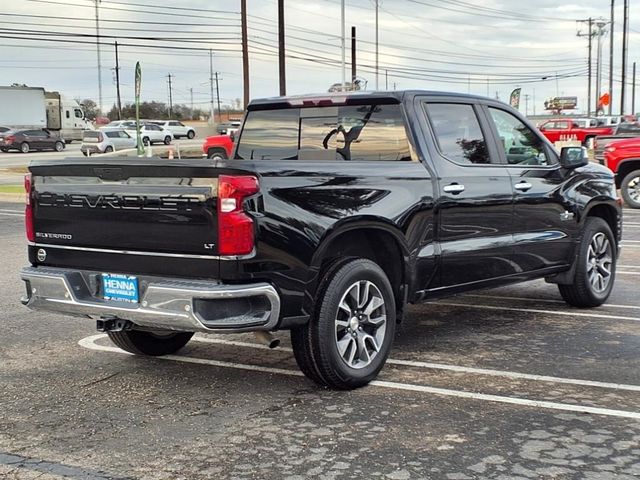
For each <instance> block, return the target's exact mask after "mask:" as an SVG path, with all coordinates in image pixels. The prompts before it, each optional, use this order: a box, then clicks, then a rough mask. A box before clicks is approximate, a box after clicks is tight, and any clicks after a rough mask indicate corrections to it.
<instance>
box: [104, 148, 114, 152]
mask: <svg viewBox="0 0 640 480" xmlns="http://www.w3.org/2000/svg"><path fill="white" fill-rule="evenodd" d="M111 152H113V147H112V146H108V147H107V148H105V149H104V153H111Z"/></svg>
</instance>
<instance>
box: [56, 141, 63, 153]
mask: <svg viewBox="0 0 640 480" xmlns="http://www.w3.org/2000/svg"><path fill="white" fill-rule="evenodd" d="M53 149H54V150H55V151H56V152H61V151H63V150H64V143H62V142H56V144H55V145H54V147H53Z"/></svg>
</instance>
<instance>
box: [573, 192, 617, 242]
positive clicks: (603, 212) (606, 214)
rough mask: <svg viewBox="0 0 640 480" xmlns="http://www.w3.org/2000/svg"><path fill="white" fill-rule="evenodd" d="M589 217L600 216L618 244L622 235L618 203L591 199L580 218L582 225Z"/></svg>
mask: <svg viewBox="0 0 640 480" xmlns="http://www.w3.org/2000/svg"><path fill="white" fill-rule="evenodd" d="M590 217H598V218H602V219H603V220H604V221H605V222H607V224H608V225H609V228H611V231H612V232H613V235H614V237H615V238H616V241H617V242H618V244H619V243H620V240H621V237H622V215H620V214H619V209H618V205H617V204H615V203H614V202H613V201H608V202H600V201H596V200H593V201H591V202H590V203H589V204H587V206H586V208H585V211H584V215H583V218H582V222H581V223H582V225H583V226H584V222H586V220H587V219H588V218H590Z"/></svg>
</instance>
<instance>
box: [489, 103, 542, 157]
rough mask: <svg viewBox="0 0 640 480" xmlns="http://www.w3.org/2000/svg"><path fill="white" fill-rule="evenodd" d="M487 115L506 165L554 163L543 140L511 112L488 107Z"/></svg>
mask: <svg viewBox="0 0 640 480" xmlns="http://www.w3.org/2000/svg"><path fill="white" fill-rule="evenodd" d="M489 117H490V118H491V120H493V124H494V125H495V128H496V131H497V133H498V148H499V149H501V150H502V152H503V153H504V156H505V158H506V160H507V164H508V165H522V166H531V165H538V166H546V165H551V164H553V163H554V159H553V158H552V157H551V156H550V155H549V152H548V150H547V146H546V144H545V142H544V141H543V140H542V138H540V137H539V136H538V135H537V134H536V133H535V132H534V131H533V130H532V129H531V128H529V127H528V126H527V125H525V124H524V123H523V122H522V121H520V119H518V118H517V117H516V116H514V115H513V114H511V113H509V112H506V111H504V110H501V109H499V108H493V107H489Z"/></svg>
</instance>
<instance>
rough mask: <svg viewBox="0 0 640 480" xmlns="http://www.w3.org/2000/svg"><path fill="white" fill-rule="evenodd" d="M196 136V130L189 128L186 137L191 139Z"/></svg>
mask: <svg viewBox="0 0 640 480" xmlns="http://www.w3.org/2000/svg"><path fill="white" fill-rule="evenodd" d="M195 136H196V132H194V131H193V130H189V133H187V138H188V139H189V140H193V139H194V138H195Z"/></svg>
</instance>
